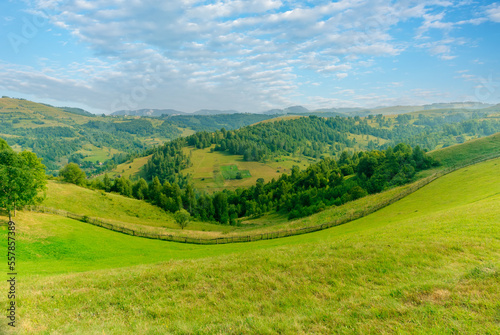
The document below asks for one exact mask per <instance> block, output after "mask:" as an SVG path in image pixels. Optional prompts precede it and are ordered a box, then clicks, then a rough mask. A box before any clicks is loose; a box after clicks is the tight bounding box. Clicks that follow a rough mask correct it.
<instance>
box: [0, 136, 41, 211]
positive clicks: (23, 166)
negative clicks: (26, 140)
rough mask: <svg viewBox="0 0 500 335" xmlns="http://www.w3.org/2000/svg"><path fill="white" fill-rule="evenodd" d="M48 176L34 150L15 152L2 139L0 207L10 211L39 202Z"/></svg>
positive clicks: (0, 148) (0, 151) (0, 143)
mask: <svg viewBox="0 0 500 335" xmlns="http://www.w3.org/2000/svg"><path fill="white" fill-rule="evenodd" d="M46 184H47V178H46V176H45V166H44V165H43V164H42V163H41V161H40V159H39V158H38V157H37V156H36V155H35V154H34V153H32V152H29V151H23V152H21V153H15V152H14V151H13V150H11V149H10V148H9V147H8V146H6V145H5V142H4V141H0V208H4V209H6V210H7V211H8V212H9V220H10V216H11V212H12V210H14V213H15V210H16V209H18V208H22V207H24V206H25V205H30V204H36V203H39V202H40V201H41V200H42V198H43V196H42V195H40V194H39V193H40V191H43V190H44V189H45V186H46Z"/></svg>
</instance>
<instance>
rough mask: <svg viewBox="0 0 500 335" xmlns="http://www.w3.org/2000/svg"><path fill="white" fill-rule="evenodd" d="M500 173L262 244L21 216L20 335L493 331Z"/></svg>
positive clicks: (444, 181)
mask: <svg viewBox="0 0 500 335" xmlns="http://www.w3.org/2000/svg"><path fill="white" fill-rule="evenodd" d="M499 166H500V159H496V160H492V161H488V162H484V163H481V164H478V165H475V166H470V167H467V168H465V169H462V170H458V171H456V172H454V173H451V174H449V175H446V176H444V177H442V178H440V179H438V180H436V181H434V182H433V183H431V184H429V185H427V186H426V187H424V188H422V189H420V190H419V191H417V192H415V193H413V194H411V195H409V196H408V197H406V198H404V199H402V200H401V201H399V202H397V203H395V204H393V205H391V206H388V207H386V208H384V209H382V210H380V211H378V212H376V213H374V214H372V215H369V216H367V217H365V218H362V219H359V220H356V221H353V222H350V223H348V224H345V225H343V226H339V227H335V228H332V229H328V230H325V231H321V232H316V233H312V234H308V235H301V236H295V237H290V238H285V239H278V240H271V241H262V242H256V243H246V244H232V245H221V246H195V245H184V244H177V243H175V244H172V243H164V242H161V241H153V240H144V239H137V238H133V237H129V236H126V235H120V234H116V233H112V232H109V231H106V230H102V229H99V228H96V227H92V226H88V225H85V224H83V223H79V222H74V221H71V220H65V219H60V218H57V217H53V216H50V215H41V214H32V213H27V214H23V215H27V217H26V218H24V217H23V218H21V219H22V220H19V222H21V225H20V226H19V231H20V232H23V234H22V235H21V236H20V237H19V238H20V241H19V245H20V246H21V245H22V246H23V249H21V250H19V253H20V255H24V256H23V259H22V263H21V264H22V267H23V269H25V273H26V275H25V279H24V282H23V292H22V295H21V296H20V297H19V311H20V316H21V320H22V323H21V333H33V332H38V333H40V332H42V333H73V332H76V333H87V334H93V333H96V334H97V333H103V332H105V333H107V334H121V333H131V332H135V333H141V334H156V333H173V334H190V333H192V334H194V333H197V334H214V333H225V334H240V333H250V334H266V333H282V334H301V333H418V334H443V333H470V334H478V333H481V334H485V333H491V334H493V333H496V332H497V331H498V327H499V326H500V314H498V311H499V310H500V303H499V301H500V261H499V259H500V227H499V226H498V222H500V208H499V207H498V203H499V202H500V192H499V191H500V190H499V188H498V185H499V184H500V175H499V174H498V173H495V172H497V171H498V168H499ZM30 218H31V219H30ZM28 219H30V220H28ZM42 245H43V246H42ZM37 246H38V247H37ZM162 260H163V261H165V262H163V263H158V264H156V265H154V266H152V265H137V266H133V267H129V268H125V269H118V267H121V266H127V265H136V264H140V263H144V264H151V263H157V262H159V261H162ZM91 269H96V270H94V271H90V272H85V273H71V272H76V271H87V270H91ZM98 269H100V270H98ZM50 273H53V274H54V275H50ZM57 273H61V274H60V275H55V274H57ZM40 275H42V276H40Z"/></svg>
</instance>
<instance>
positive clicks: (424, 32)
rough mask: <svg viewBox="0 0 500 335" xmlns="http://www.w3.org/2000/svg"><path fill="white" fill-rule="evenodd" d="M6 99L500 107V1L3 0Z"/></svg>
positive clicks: (1, 84) (98, 105)
mask: <svg viewBox="0 0 500 335" xmlns="http://www.w3.org/2000/svg"><path fill="white" fill-rule="evenodd" d="M0 29H1V32H2V34H1V36H2V37H1V39H0V94H1V95H7V96H13V97H24V98H28V99H31V100H35V101H39V102H47V103H51V104H54V105H58V106H61V105H70V106H78V107H83V108H85V109H87V110H90V111H93V112H99V113H100V112H106V113H108V112H111V111H114V110H120V109H138V108H173V109H178V110H182V111H185V112H193V111H195V110H198V109H202V108H207V109H236V110H239V111H242V112H261V111H263V110H267V109H271V108H284V107H287V106H292V105H303V106H306V107H308V108H327V107H341V106H344V107H352V106H363V107H374V106H382V105H397V104H403V105H407V104H424V103H432V102H450V101H480V102H486V103H498V102H500V57H499V54H500V2H489V1H472V0H471V1H469V0H457V1H451V0H449V1H448V0H418V1H413V0H402V1H384V0H373V1H363V0H349V1H342V0H341V1H325V0H314V1H313V0H220V1H216V0H168V1H162V0H94V1H87V0H18V1H16V0H6V1H2V2H1V3H0Z"/></svg>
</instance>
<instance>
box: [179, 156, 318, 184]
mask: <svg viewBox="0 0 500 335" xmlns="http://www.w3.org/2000/svg"><path fill="white" fill-rule="evenodd" d="M184 150H185V153H186V154H187V155H190V156H191V162H193V165H192V166H191V167H189V168H187V169H184V170H182V173H184V174H188V173H189V174H190V175H191V178H192V179H191V180H192V181H193V184H194V186H195V188H197V189H198V190H204V191H207V192H214V191H219V190H222V189H235V188H238V187H248V186H252V185H255V183H256V181H257V179H259V178H263V179H264V180H265V181H266V182H268V181H270V180H271V179H272V178H276V179H277V178H279V176H281V174H283V173H291V170H292V167H293V166H294V165H297V166H299V167H300V168H301V169H303V168H305V167H307V166H309V165H310V164H311V163H312V162H314V161H315V160H313V159H310V158H306V157H292V156H281V157H280V158H277V159H273V160H272V161H269V162H266V163H261V162H246V161H244V160H243V156H241V155H230V154H228V153H226V152H219V151H214V152H210V148H205V149H195V148H193V147H187V148H184ZM226 166H233V168H234V166H235V167H236V168H237V169H238V171H242V173H243V171H248V174H247V173H245V176H247V177H244V178H243V179H234V178H226V177H224V175H223V174H224V170H225V171H227V169H228V168H227V167H226Z"/></svg>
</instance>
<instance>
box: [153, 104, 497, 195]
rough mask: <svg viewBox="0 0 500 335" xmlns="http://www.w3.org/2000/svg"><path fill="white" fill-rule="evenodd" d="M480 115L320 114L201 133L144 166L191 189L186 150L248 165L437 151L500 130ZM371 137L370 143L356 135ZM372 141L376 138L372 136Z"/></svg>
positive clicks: (163, 151) (174, 143) (156, 155)
mask: <svg viewBox="0 0 500 335" xmlns="http://www.w3.org/2000/svg"><path fill="white" fill-rule="evenodd" d="M484 117H485V115H482V114H480V113H470V114H454V115H450V116H435V117H428V116H425V115H423V114H421V115H418V116H417V115H411V114H402V115H398V116H397V117H395V118H387V117H384V116H382V115H377V116H369V117H367V118H360V117H359V116H355V117H338V116H337V117H332V118H321V117H318V116H315V115H311V116H309V117H302V118H298V119H295V120H277V121H274V122H268V123H260V124H256V125H253V126H248V127H243V128H240V129H237V130H226V129H224V128H222V129H221V130H220V131H215V132H207V131H200V132H197V133H195V134H193V135H190V136H187V137H186V138H179V139H176V140H173V141H170V142H168V143H165V144H164V145H163V146H161V147H157V148H154V149H153V150H152V151H150V152H152V154H153V156H152V158H151V159H150V160H149V162H148V163H147V165H146V167H145V171H146V175H147V177H148V179H149V180H152V179H153V178H154V177H155V176H157V177H158V178H159V179H160V181H161V182H164V181H169V182H174V181H176V182H177V183H179V184H182V185H184V184H186V182H187V181H186V180H185V179H186V178H187V177H186V176H183V175H182V170H183V169H185V168H186V167H188V166H190V164H191V160H190V157H189V156H188V155H186V154H185V152H184V151H183V148H184V147H186V146H191V147H194V148H198V149H202V148H208V147H212V146H213V147H212V150H214V151H221V152H228V153H230V154H232V155H242V156H243V159H244V160H245V161H266V160H271V159H274V158H276V157H279V156H282V155H303V156H307V157H313V158H316V159H319V158H324V157H337V156H338V155H339V154H340V153H341V152H343V151H344V150H346V149H351V151H352V149H354V148H355V146H357V147H358V150H359V149H362V150H374V149H378V150H385V149H386V148H388V147H389V146H395V145H397V144H398V143H401V142H403V143H407V144H408V145H410V146H411V147H416V146H419V147H420V148H422V150H432V149H435V148H436V147H437V146H438V145H441V146H443V147H445V146H448V145H452V144H455V143H462V142H463V141H464V140H465V138H466V136H469V137H470V136H478V137H481V136H487V135H491V134H493V133H495V132H498V131H500V121H498V120H496V119H485V118H484ZM360 135H361V136H362V137H363V138H372V139H370V140H366V143H365V144H362V143H360V141H359V140H356V137H355V136H358V138H359V136H360ZM370 136H371V137H370Z"/></svg>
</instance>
